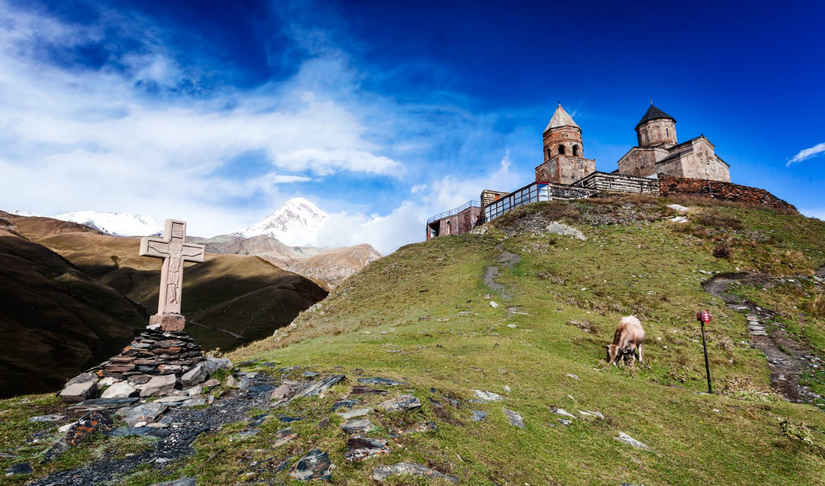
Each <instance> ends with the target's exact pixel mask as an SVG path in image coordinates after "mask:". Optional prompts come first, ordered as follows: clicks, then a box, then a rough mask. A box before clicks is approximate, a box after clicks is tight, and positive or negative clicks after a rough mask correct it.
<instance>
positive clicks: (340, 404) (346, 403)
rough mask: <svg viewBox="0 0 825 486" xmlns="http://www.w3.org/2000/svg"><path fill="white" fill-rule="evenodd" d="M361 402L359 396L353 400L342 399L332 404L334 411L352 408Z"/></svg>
mask: <svg viewBox="0 0 825 486" xmlns="http://www.w3.org/2000/svg"><path fill="white" fill-rule="evenodd" d="M359 403H361V400H358V399H357V398H354V399H352V400H340V401H337V402H335V403H333V404H332V411H333V412H334V411H336V410H338V409H339V408H348V409H350V410H352V407H354V406H356V405H358V404H359Z"/></svg>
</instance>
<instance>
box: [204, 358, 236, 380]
mask: <svg viewBox="0 0 825 486" xmlns="http://www.w3.org/2000/svg"><path fill="white" fill-rule="evenodd" d="M203 367H204V369H205V370H206V372H207V373H208V374H209V376H212V375H213V374H214V373H215V372H216V371H218V370H232V368H234V367H233V366H232V362H231V361H229V360H228V359H226V358H212V357H209V358H206V361H204V362H203Z"/></svg>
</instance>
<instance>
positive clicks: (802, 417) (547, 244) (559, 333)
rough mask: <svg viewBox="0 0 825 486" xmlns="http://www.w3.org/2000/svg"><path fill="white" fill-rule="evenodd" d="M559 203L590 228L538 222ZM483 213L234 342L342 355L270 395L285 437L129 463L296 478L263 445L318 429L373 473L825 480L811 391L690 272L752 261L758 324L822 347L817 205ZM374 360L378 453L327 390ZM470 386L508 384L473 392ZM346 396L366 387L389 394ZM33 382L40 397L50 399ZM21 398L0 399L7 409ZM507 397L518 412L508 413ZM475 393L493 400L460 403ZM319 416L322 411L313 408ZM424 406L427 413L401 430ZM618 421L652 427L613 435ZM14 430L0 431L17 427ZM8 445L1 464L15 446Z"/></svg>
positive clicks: (624, 426)
mask: <svg viewBox="0 0 825 486" xmlns="http://www.w3.org/2000/svg"><path fill="white" fill-rule="evenodd" d="M674 202H678V203H680V204H683V205H685V206H689V207H690V208H691V209H690V211H689V213H688V219H689V222H688V223H675V222H672V221H669V219H670V218H672V217H674V216H677V215H678V214H680V213H679V212H678V211H677V210H675V209H672V208H669V207H668V206H667V205H668V204H670V203H674ZM554 221H560V222H563V223H565V224H568V225H570V226H573V227H575V228H577V229H578V230H580V231H581V232H582V234H583V235H584V236H585V237H586V238H587V239H586V240H579V239H576V238H574V237H569V236H561V235H558V234H555V233H553V232H551V231H548V226H549V225H550V224H551V222H554ZM481 232H483V233H484V234H476V235H463V236H449V237H439V238H435V239H433V240H430V241H428V242H425V243H419V244H414V245H409V246H406V247H404V248H401V249H400V250H398V251H397V252H395V253H394V254H392V255H389V256H387V257H385V258H383V259H381V260H378V261H376V262H374V263H372V264H370V265H369V266H368V267H367V268H366V269H365V270H364V271H363V272H361V273H359V274H357V275H355V276H353V277H351V278H350V279H348V280H346V281H345V282H344V283H343V284H341V286H339V287H337V288H336V289H335V290H334V291H333V293H332V294H331V295H330V297H329V298H328V299H327V300H325V301H324V302H322V303H319V304H317V305H315V306H313V307H312V308H310V309H309V310H308V311H306V312H304V313H303V314H301V315H300V316H299V317H298V319H297V320H296V321H295V322H294V326H288V327H285V328H283V329H281V330H280V331H279V332H277V333H276V334H275V336H273V337H270V338H267V339H264V340H262V341H258V342H256V343H254V344H252V345H250V346H248V347H245V348H241V349H238V350H236V351H234V352H232V353H231V354H230V355H229V357H230V358H232V359H233V360H235V361H243V360H251V362H247V363H245V364H243V365H242V366H241V368H242V369H243V370H246V371H253V370H254V371H259V372H262V373H271V374H273V375H274V376H275V377H276V378H278V379H280V378H281V376H282V373H284V374H285V376H289V377H293V378H296V377H297V378H300V373H302V372H303V371H304V370H305V369H306V368H309V369H311V370H314V371H317V372H325V373H343V374H346V375H347V379H346V380H345V381H344V382H342V383H340V384H338V385H336V386H334V387H333V388H332V389H331V391H330V392H329V393H327V394H325V395H324V396H322V397H320V398H302V399H299V400H296V401H294V402H292V403H291V404H290V405H289V406H288V407H286V408H285V409H279V410H278V411H277V412H275V413H278V414H280V413H283V414H285V415H286V416H292V417H298V418H300V419H301V420H299V421H295V422H292V423H290V424H289V425H290V426H292V430H293V431H295V432H297V434H298V438H296V439H295V440H293V441H292V442H290V443H288V444H287V445H283V446H280V447H277V448H276V447H274V446H273V441H274V439H273V433H274V432H275V431H276V430H277V429H278V428H283V427H284V425H281V424H279V423H278V422H277V421H275V422H274V423H272V424H269V423H267V424H266V425H265V426H264V428H263V433H259V434H257V435H249V436H244V437H243V438H240V436H239V433H240V432H241V431H243V430H245V427H246V425H245V424H242V423H238V424H231V425H229V426H226V427H224V428H223V429H222V430H221V431H220V432H218V433H215V434H208V435H204V436H201V437H200V438H199V439H198V440H197V441H196V442H195V447H196V453H195V455H194V456H191V457H189V458H188V459H186V460H181V461H178V462H175V463H172V465H170V466H169V468H168V469H166V470H158V469H151V468H148V467H147V468H146V470H144V471H138V472H136V473H135V474H133V475H131V476H129V477H124V478H123V481H122V483H123V484H128V485H135V486H138V485H146V484H151V483H152V482H153V481H156V480H158V479H162V478H165V479H173V478H178V477H181V476H185V475H192V476H197V477H198V481H199V482H198V484H239V483H245V484H273V483H276V484H277V483H287V484H293V483H291V482H290V479H289V476H288V468H287V469H278V468H276V467H274V465H277V464H279V463H280V461H287V463H288V458H290V457H292V458H293V459H292V460H293V461H294V460H295V458H296V457H300V455H301V454H303V453H305V452H306V451H308V450H310V449H312V448H315V447H318V448H320V449H322V450H324V451H329V455H330V458H331V459H332V462H333V463H334V464H335V466H336V468H335V469H334V470H333V473H332V480H331V484H337V485H356V484H358V485H360V484H373V482H372V480H371V479H370V475H371V473H372V470H373V467H375V466H377V465H381V464H392V463H397V462H400V461H410V462H417V463H420V464H424V465H427V466H429V467H431V468H434V469H437V470H439V471H441V472H443V473H446V474H449V475H451V476H456V477H458V478H459V480H460V484H473V485H476V484H479V485H493V484H501V485H524V484H532V485H536V484H593V485H605V484H615V485H618V484H621V483H630V484H646V485H658V484H684V485H694V484H731V485H741V484H825V477H823V475H822V471H823V470H825V414H823V412H822V410H821V407H823V406H825V405H823V403H822V401H816V400H812V403H791V402H788V401H785V400H783V399H782V398H781V397H780V396H779V395H777V393H776V392H775V391H773V388H772V383H771V376H772V368H771V366H770V365H769V363H768V362H767V361H766V359H765V356H764V355H763V352H762V351H761V350H760V349H758V348H757V347H754V346H755V345H756V344H758V342H759V338H756V337H754V336H751V335H749V333H748V328H747V320H746V317H745V316H746V314H747V311H744V310H742V311H740V310H737V309H736V308H731V307H729V306H728V305H726V304H725V302H724V301H723V300H722V299H720V298H718V297H714V296H712V295H711V294H709V293H707V292H705V291H704V290H703V287H702V283H704V282H706V281H707V280H709V279H711V277H712V275H714V274H716V273H745V272H754V274H758V276H759V278H760V279H761V280H759V282H761V284H760V285H761V286H756V285H754V284H753V282H752V281H748V282H751V283H749V284H742V285H733V286H732V287H731V289H730V290H731V292H733V293H734V294H737V295H740V296H745V297H747V298H748V299H751V300H753V301H754V302H755V303H756V305H759V306H764V307H765V309H763V310H764V311H767V309H768V308H770V307H773V308H771V312H772V313H773V315H775V316H776V319H775V320H776V324H774V322H766V326H767V327H768V329H769V330H770V331H771V332H772V333H774V332H778V330H783V332H784V331H787V333H788V334H789V335H790V336H791V337H792V338H793V339H795V340H796V341H795V343H796V344H797V345H798V346H799V347H800V348H802V349H805V350H806V351H805V352H806V353H807V354H808V355H810V356H812V357H819V358H820V359H822V358H825V345H824V343H823V339H822V336H823V335H825V312H823V309H822V307H823V304H822V301H823V284H822V282H821V280H817V279H815V278H813V277H814V274H815V272H817V271H818V269H820V268H822V267H823V266H824V265H825V243H823V241H825V223H823V222H821V221H818V220H814V219H809V218H805V217H802V216H800V215H799V214H797V213H795V212H777V211H771V210H764V209H759V208H748V207H740V206H736V205H713V206H710V205H708V203H707V202H705V201H692V200H657V199H648V198H640V197H602V198H594V199H591V200H583V201H574V202H552V203H541V204H536V205H531V206H527V207H524V208H521V209H519V210H517V211H514V212H513V213H511V214H509V215H507V216H505V217H503V218H500V219H499V220H496V221H495V222H493V223H492V224H490V225H487V226H485V227H484V228H483V229H482V231H481ZM743 282H744V281H743ZM797 284H798V285H797ZM762 289H764V290H762ZM493 304H495V305H493ZM231 307H232V306H231V305H228V306H227V309H230V308H231ZM703 308H707V309H709V310H710V311H711V312H712V313H713V316H714V320H713V322H712V323H711V324H710V325H709V326H708V327H707V331H708V342H709V354H710V366H711V371H712V374H713V379H714V389H715V391H717V393H716V394H714V395H708V394H706V393H704V391H706V384H705V378H704V358H703V355H702V346H701V335H700V330H699V326H698V325H697V323H696V322H695V318H694V316H695V313H696V311H697V310H700V309H703ZM628 314H635V315H637V316H638V317H639V318H640V319H641V320H642V323H643V325H644V326H645V330H646V333H647V338H646V342H645V351H646V353H645V362H644V364H638V363H637V364H636V365H635V366H630V365H628V366H621V367H614V366H608V365H606V363H605V362H604V357H605V345H606V344H608V343H609V342H611V341H612V336H613V330H614V329H615V326H616V323H617V322H618V321H619V319H620V318H621V316H623V315H628ZM213 318H214V319H215V320H216V322H219V321H220V316H219V315H215V316H213ZM780 328H781V329H780ZM812 362H813V361H812ZM296 366H298V367H306V368H301V369H298V370H295V369H292V368H290V367H296ZM287 368H289V369H291V370H292V371H289V369H288V370H287V371H281V370H282V369H287ZM371 376H378V377H384V378H389V379H394V380H398V381H401V382H404V383H405V384H404V385H402V386H400V387H398V388H400V389H402V390H403V391H404V392H409V393H412V394H414V395H415V396H416V397H418V398H419V399H420V400H421V402H422V407H421V408H420V411H416V412H408V413H406V414H391V413H386V414H378V412H372V415H371V416H370V417H371V419H372V420H373V422H374V423H375V424H376V426H377V429H376V430H375V431H373V432H371V433H370V436H371V437H378V438H385V439H386V438H390V447H391V448H392V454H391V455H386V456H380V457H377V458H373V459H369V460H367V461H366V462H363V463H358V462H356V463H349V462H345V461H344V458H343V456H344V450H345V442H346V440H345V436H344V435H343V434H342V432H341V431H340V429H339V428H338V425H339V424H340V423H341V419H340V418H339V417H337V416H336V415H335V414H332V413H331V412H330V408H331V406H332V404H333V402H335V401H337V400H340V399H343V398H354V397H356V395H354V394H353V385H355V384H356V381H355V379H356V378H358V377H371ZM800 381H801V382H803V383H802V384H801V386H808V387H809V388H810V389H811V390H812V391H813V392H815V393H817V394H819V395H825V389H823V383H825V380H824V379H823V371H822V368H821V366H820V367H819V368H815V367H813V366H811V367H809V368H806V369H805V370H804V372H802V374H801V377H800ZM385 388H386V387H385ZM476 390H482V391H489V392H494V393H497V394H499V395H501V396H502V397H503V399H502V400H500V401H492V402H485V401H482V400H479V399H478V398H477V396H476ZM389 391H390V393H391V394H392V395H390V396H394V395H396V394H398V393H400V392H399V391H397V390H396V389H390V390H389ZM357 397H358V398H360V399H361V400H362V405H360V406H364V405H366V406H367V407H368V408H371V409H374V408H375V407H376V405H377V403H378V402H379V401H381V400H383V399H385V398H386V397H385V396H373V395H358V396H357ZM32 400H37V399H34V398H33V399H32ZM40 400H41V402H37V403H41V405H38V406H40V407H43V409H46V408H48V407H50V406H52V405H50V403H51V402H50V401H49V400H46V399H40ZM20 407H21V405H20V404H19V403H18V402H12V401H6V402H0V409H4V410H7V412H6V414H7V417H10V420H11V419H13V418H14V417H17V416H18V415H19V414H20V412H19V409H20ZM555 408H561V409H564V410H566V411H567V412H570V413H571V414H573V415H575V416H576V417H577V418H576V419H573V420H572V421H571V422H570V423H569V424H568V425H565V423H564V422H563V420H567V419H568V417H565V416H561V415H558V414H557V413H555V412H554V409H555ZM505 409H506V410H510V411H514V412H517V413H518V414H520V415H521V417H523V421H524V425H525V427H524V428H520V427H516V426H514V425H511V423H510V422H509V420H508V418H507V416H506V413H505ZM474 411H481V412H486V413H487V416H486V418H484V419H483V420H481V421H474V420H472V418H471V417H472V416H473V413H474ZM579 411H593V412H600V413H601V414H603V416H604V418H603V419H599V418H593V417H592V416H591V417H589V418H588V417H585V416H583V415H581V414H580V413H579ZM262 412H264V411H255V413H262ZM325 418H329V420H330V422H329V425H328V426H326V427H320V426H318V425H317V424H319V421H321V420H322V419H325ZM429 421H431V422H434V423H435V424H436V425H437V427H438V430H436V431H433V432H427V433H419V434H409V435H407V434H397V431H398V430H399V429H404V428H406V427H409V426H411V425H412V424H414V423H421V422H429ZM30 427H31V426H30ZM15 430H17V429H15ZM26 430H27V429H26ZM391 433H395V434H396V435H390V434H391ZM621 433H625V434H628V435H629V436H631V437H633V438H634V439H637V440H638V441H641V442H642V443H644V444H646V445H647V446H648V447H649V449H638V448H634V447H631V446H630V445H628V444H626V443H623V442H620V441H618V440H616V439H615V438H616V437H619V436H620V434H621ZM15 434H16V435H15V437H17V439H7V440H6V442H5V443H3V444H2V446H3V447H6V448H12V447H14V446H15V444H16V443H17V442H15V441H22V440H23V437H24V436H25V434H23V433H22V432H20V431H17V432H15ZM94 447H98V449H94ZM100 447H101V446H100V445H99V444H97V445H94V446H88V449H85V452H83V451H81V452H78V453H77V454H78V455H80V454H87V456H84V457H88V455H89V454H94V450H100V449H99V448H100ZM78 457H80V456H78ZM3 461H4V460H3V459H0V467H3V466H6V465H8V464H11V462H9V461H6V462H3ZM266 464H270V465H273V467H261V465H266ZM294 484H300V483H298V482H294ZM388 484H396V485H402V484H403V485H407V484H448V483H446V482H443V481H442V482H441V483H439V480H431V481H425V480H412V479H408V478H403V479H394V480H391V481H389V482H388Z"/></svg>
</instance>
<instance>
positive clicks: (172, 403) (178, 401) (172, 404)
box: [154, 395, 189, 407]
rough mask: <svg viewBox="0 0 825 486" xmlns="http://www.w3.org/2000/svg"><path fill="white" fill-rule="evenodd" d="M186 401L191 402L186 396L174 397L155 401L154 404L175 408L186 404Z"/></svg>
mask: <svg viewBox="0 0 825 486" xmlns="http://www.w3.org/2000/svg"><path fill="white" fill-rule="evenodd" d="M186 400H189V397H187V396H185V395H173V396H169V397H163V398H158V399H157V400H155V401H154V403H165V404H166V405H169V406H170V407H175V406H177V405H180V404H181V403H183V402H185V401H186Z"/></svg>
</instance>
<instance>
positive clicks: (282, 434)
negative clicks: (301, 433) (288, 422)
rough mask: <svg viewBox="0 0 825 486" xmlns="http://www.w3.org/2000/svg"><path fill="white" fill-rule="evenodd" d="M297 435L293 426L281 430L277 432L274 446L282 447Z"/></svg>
mask: <svg viewBox="0 0 825 486" xmlns="http://www.w3.org/2000/svg"><path fill="white" fill-rule="evenodd" d="M297 437H298V434H297V433H295V432H293V431H292V429H291V428H286V429H283V430H279V431H278V432H276V433H275V443H274V444H272V447H280V446H282V445H284V444H286V443H287V442H289V441H291V440H293V439H295V438H297Z"/></svg>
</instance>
